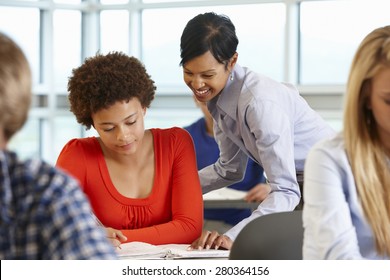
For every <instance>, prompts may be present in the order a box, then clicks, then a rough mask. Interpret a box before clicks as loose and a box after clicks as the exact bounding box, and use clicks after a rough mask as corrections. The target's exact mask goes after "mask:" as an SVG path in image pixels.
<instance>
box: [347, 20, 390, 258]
mask: <svg viewBox="0 0 390 280" xmlns="http://www.w3.org/2000/svg"><path fill="white" fill-rule="evenodd" d="M386 67H390V26H385V27H381V28H377V29H375V30H374V31H372V32H371V33H370V34H368V35H367V36H366V37H365V38H364V40H363V41H362V42H361V44H360V46H359V48H358V50H357V52H356V54H355V56H354V59H353V61H352V65H351V70H350V74H349V79H348V84H347V94H346V102H345V110H344V130H343V133H344V139H345V148H346V152H347V155H348V159H349V161H350V164H351V167H352V172H353V175H354V178H355V183H356V188H357V192H358V194H359V198H360V200H361V204H362V207H363V210H364V213H365V215H366V217H367V220H368V222H369V224H370V225H371V227H372V230H373V233H374V237H375V243H376V248H377V251H378V253H379V254H381V255H385V254H387V255H388V256H390V174H389V173H390V172H389V163H388V159H387V158H386V151H385V147H384V145H383V143H382V142H381V140H380V138H379V135H378V130H377V124H376V121H375V118H374V117H373V114H372V112H371V109H370V108H368V107H367V104H368V100H369V98H370V95H371V88H372V78H373V77H374V76H375V75H376V74H377V73H378V72H379V71H380V70H381V69H383V68H386Z"/></svg>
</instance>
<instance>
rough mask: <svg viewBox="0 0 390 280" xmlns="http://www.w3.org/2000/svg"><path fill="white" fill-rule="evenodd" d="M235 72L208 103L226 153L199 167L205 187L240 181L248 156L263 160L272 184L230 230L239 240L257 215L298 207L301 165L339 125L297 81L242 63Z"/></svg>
mask: <svg viewBox="0 0 390 280" xmlns="http://www.w3.org/2000/svg"><path fill="white" fill-rule="evenodd" d="M232 75H233V81H231V80H230V79H229V80H228V82H227V84H226V86H225V88H224V89H223V91H222V92H221V93H220V94H219V95H218V96H216V97H215V98H213V99H212V100H211V101H209V102H208V104H207V106H208V109H209V110H210V113H211V115H212V116H213V118H214V133H215V139H216V141H217V143H218V146H219V148H220V157H219V159H218V161H217V162H216V163H215V164H213V165H211V166H208V167H205V168H204V169H202V170H200V171H199V176H200V180H201V185H202V188H203V193H206V192H209V191H211V190H214V189H219V188H222V187H225V186H227V185H230V184H232V183H234V182H237V181H240V180H241V179H242V178H243V176H244V172H245V168H246V164H247V160H248V156H249V157H251V158H252V159H253V160H254V161H255V162H257V163H258V164H260V165H261V166H263V168H264V171H265V174H266V175H267V178H268V181H269V183H270V186H271V190H272V191H271V193H270V195H269V196H268V197H267V198H266V199H265V200H264V201H263V202H262V203H261V204H260V205H259V207H258V208H257V210H255V211H254V212H253V214H252V215H251V216H250V217H248V218H246V219H244V220H243V221H241V222H240V223H238V224H237V225H236V226H235V227H233V228H232V229H231V230H229V231H228V232H227V233H225V234H226V235H227V236H229V237H230V238H231V239H233V240H234V239H235V237H236V236H237V234H238V232H239V231H240V230H241V229H242V228H243V227H244V226H245V225H246V224H247V223H248V222H249V221H251V220H253V219H254V218H257V217H259V216H261V215H264V214H269V213H273V212H281V211H291V210H293V209H294V208H295V207H296V205H297V204H298V203H299V200H300V191H299V186H298V183H297V180H296V171H303V168H304V162H305V159H306V156H307V153H308V151H309V149H310V148H311V147H312V146H313V145H314V144H315V143H316V142H317V141H319V140H321V139H324V138H327V137H329V136H331V135H334V131H333V129H332V128H331V127H330V126H329V125H328V124H327V123H326V122H325V121H324V120H323V119H322V118H321V117H320V116H319V115H318V114H317V113H316V112H315V111H314V110H313V109H311V108H310V106H309V105H308V104H307V102H306V101H305V100H304V99H303V98H302V97H301V96H300V95H299V93H298V91H297V89H296V88H294V87H293V86H292V85H289V84H284V83H279V82H276V81H274V80H272V79H270V78H267V77H265V76H262V75H260V74H257V73H255V72H253V71H251V70H249V69H248V68H245V67H241V66H239V65H237V64H236V65H235V67H234V71H233V73H232Z"/></svg>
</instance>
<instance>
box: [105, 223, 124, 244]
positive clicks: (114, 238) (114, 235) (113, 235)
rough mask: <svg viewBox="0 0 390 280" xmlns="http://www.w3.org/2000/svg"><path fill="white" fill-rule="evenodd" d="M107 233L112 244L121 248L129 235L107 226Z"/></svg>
mask: <svg viewBox="0 0 390 280" xmlns="http://www.w3.org/2000/svg"><path fill="white" fill-rule="evenodd" d="M106 233H107V238H108V239H109V240H110V242H111V243H112V245H114V247H119V248H120V245H121V243H122V242H125V241H126V240H127V237H126V236H125V235H124V234H123V233H122V232H121V231H120V230H117V229H113V228H110V227H107V228H106Z"/></svg>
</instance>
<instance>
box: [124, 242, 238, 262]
mask: <svg viewBox="0 0 390 280" xmlns="http://www.w3.org/2000/svg"><path fill="white" fill-rule="evenodd" d="M188 247H189V244H164V245H152V244H149V243H145V242H137V241H134V242H128V243H124V244H121V248H122V249H119V248H118V249H117V254H118V256H119V258H121V259H197V258H206V259H207V258H223V259H227V258H228V257H229V252H230V251H229V250H215V249H209V250H206V249H204V250H187V248H188Z"/></svg>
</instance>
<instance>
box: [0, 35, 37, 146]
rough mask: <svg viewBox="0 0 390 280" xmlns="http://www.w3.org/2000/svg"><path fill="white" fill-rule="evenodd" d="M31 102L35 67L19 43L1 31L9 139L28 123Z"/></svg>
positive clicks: (3, 117)
mask: <svg viewBox="0 0 390 280" xmlns="http://www.w3.org/2000/svg"><path fill="white" fill-rule="evenodd" d="M30 104H31V71H30V67H29V64H28V62H27V59H26V57H25V55H24V53H23V52H22V50H21V49H20V48H19V46H18V45H17V44H16V43H15V42H14V41H13V40H12V39H10V38H9V37H7V36H6V35H5V34H3V33H1V32H0V129H1V130H3V136H4V138H5V139H4V140H5V141H6V142H7V141H8V140H9V139H10V138H11V137H12V136H13V135H14V134H15V133H16V132H17V131H18V130H19V129H20V128H21V127H22V126H23V125H24V123H25V121H26V119H27V115H28V110H29V107H30Z"/></svg>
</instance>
